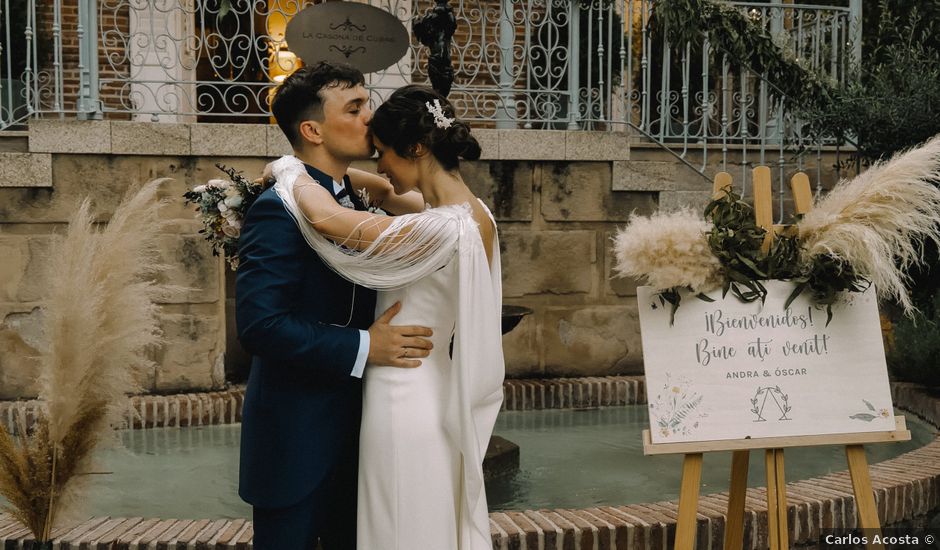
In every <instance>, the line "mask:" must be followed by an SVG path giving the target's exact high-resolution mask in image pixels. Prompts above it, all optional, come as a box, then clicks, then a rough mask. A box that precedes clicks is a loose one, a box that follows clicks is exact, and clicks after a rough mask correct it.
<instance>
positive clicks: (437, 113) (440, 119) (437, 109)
mask: <svg viewBox="0 0 940 550" xmlns="http://www.w3.org/2000/svg"><path fill="white" fill-rule="evenodd" d="M424 104H425V105H426V106H427V108H428V112H430V113H431V114H432V115H434V125H435V126H437V127H438V128H450V125H451V124H453V123H454V121H455V120H456V119H453V118H449V117H447V116H445V115H444V108H443V107H441V101H440V100H439V99H435V100H434V104H433V105H432V104H431V102H430V101H426V102H425V103H424Z"/></svg>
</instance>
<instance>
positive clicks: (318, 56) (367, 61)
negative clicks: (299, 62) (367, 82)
mask: <svg viewBox="0 0 940 550" xmlns="http://www.w3.org/2000/svg"><path fill="white" fill-rule="evenodd" d="M284 38H285V39H286V40H287V47H288V48H290V50H291V51H292V52H294V53H295V54H297V56H298V57H300V58H301V59H303V61H304V63H305V64H306V65H311V64H313V63H316V62H318V61H327V62H330V63H347V64H349V65H352V66H353V67H356V68H357V69H359V70H360V71H362V72H363V73H371V72H375V71H380V70H382V69H385V68H387V67H389V66H391V65H392V64H394V63H395V62H397V61H398V60H399V59H401V58H402V56H403V55H405V51H406V50H407V49H408V45H409V39H408V30H407V29H405V26H404V25H402V23H401V21H399V20H398V18H397V17H395V16H394V15H392V14H391V13H389V12H387V11H385V10H382V9H379V8H376V7H374V6H370V5H368V4H360V3H358V2H324V3H322V4H315V5H313V6H309V7H307V8H304V9H303V10H301V12H300V13H298V14H297V15H295V16H294V17H293V18H292V19H291V20H290V22H289V23H288V24H287V32H286V33H285V35H284Z"/></svg>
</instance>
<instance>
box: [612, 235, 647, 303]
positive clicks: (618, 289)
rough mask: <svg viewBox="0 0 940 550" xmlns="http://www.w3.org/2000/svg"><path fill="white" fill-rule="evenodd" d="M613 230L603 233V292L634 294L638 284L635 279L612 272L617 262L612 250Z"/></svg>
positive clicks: (624, 295)
mask: <svg viewBox="0 0 940 550" xmlns="http://www.w3.org/2000/svg"><path fill="white" fill-rule="evenodd" d="M614 235H616V232H615V231H608V232H606V233H605V234H604V270H605V271H604V272H605V273H606V276H605V278H604V293H605V294H607V295H608V296H621V297H626V296H636V287H637V286H638V285H639V283H638V282H637V280H636V279H634V278H632V277H627V278H623V277H618V276H616V274H615V272H614V266H615V265H616V263H617V256H616V253H615V252H614V241H613V239H614Z"/></svg>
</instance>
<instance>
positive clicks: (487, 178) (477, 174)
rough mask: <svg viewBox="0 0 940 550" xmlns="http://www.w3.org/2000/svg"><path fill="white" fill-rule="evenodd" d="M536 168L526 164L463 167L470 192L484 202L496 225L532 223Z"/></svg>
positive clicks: (464, 164)
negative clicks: (499, 222)
mask: <svg viewBox="0 0 940 550" xmlns="http://www.w3.org/2000/svg"><path fill="white" fill-rule="evenodd" d="M534 171H535V164H534V163H531V162H523V161H492V162H486V161H471V162H462V163H461V164H460V173H461V175H462V176H463V180H464V181H465V182H466V183H467V186H468V187H470V190H471V191H473V193H474V194H475V195H476V196H477V197H480V198H481V199H483V202H485V203H486V205H487V206H488V207H489V209H490V210H491V211H492V212H493V215H494V216H495V217H496V220H497V221H529V220H531V219H532V181H533V177H534V176H533V173H534Z"/></svg>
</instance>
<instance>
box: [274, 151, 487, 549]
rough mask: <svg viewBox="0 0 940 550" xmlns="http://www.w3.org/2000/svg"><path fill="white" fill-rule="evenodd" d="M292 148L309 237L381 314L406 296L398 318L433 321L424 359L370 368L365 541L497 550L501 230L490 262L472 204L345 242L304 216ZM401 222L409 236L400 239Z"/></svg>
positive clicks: (287, 163)
mask: <svg viewBox="0 0 940 550" xmlns="http://www.w3.org/2000/svg"><path fill="white" fill-rule="evenodd" d="M292 158H293V157H284V158H282V159H281V160H279V161H277V163H275V166H274V175H275V177H277V184H276V186H275V189H276V190H277V192H278V194H279V195H280V196H281V198H282V200H283V201H284V203H285V206H286V207H287V209H288V211H289V212H291V214H292V215H293V216H294V218H295V219H296V220H297V221H298V226H299V227H300V229H301V231H302V232H303V233H304V236H305V237H306V238H307V241H308V243H310V245H311V246H312V247H313V248H314V249H315V250H316V251H317V252H318V254H319V255H320V256H321V258H323V260H324V261H325V262H326V263H327V265H330V266H331V267H332V268H333V269H334V270H335V271H336V272H337V273H339V274H340V275H342V276H344V277H346V278H347V279H349V280H352V281H354V282H356V283H359V284H362V285H364V286H368V287H371V288H375V289H377V290H379V291H380V292H379V294H378V303H377V306H376V312H377V313H381V312H384V311H385V310H386V309H388V308H389V307H390V306H391V305H392V304H394V303H395V302H396V301H401V303H402V309H401V311H400V312H399V313H398V315H396V316H395V318H394V319H393V323H394V324H395V325H421V326H426V327H430V328H431V329H432V330H433V331H434V335H433V336H432V338H431V340H432V342H433V343H434V349H433V350H432V352H431V355H430V356H429V357H427V358H425V359H423V360H422V364H421V366H420V367H418V368H415V369H401V368H394V367H381V366H369V367H367V368H366V372H365V375H364V384H365V390H364V391H365V393H364V396H363V416H362V428H361V431H360V437H359V442H360V448H359V512H358V533H357V547H358V548H359V549H360V550H491V548H492V545H491V539H490V528H489V515H488V513H487V506H486V495H485V492H484V487H483V469H482V466H483V457H484V455H485V453H486V447H487V445H488V443H489V439H490V435H491V434H492V432H493V425H494V424H495V422H496V415H497V413H498V412H499V409H500V405H501V403H502V382H503V376H504V373H505V366H504V363H503V352H502V336H501V330H500V311H501V305H502V289H501V273H500V258H499V243H498V241H497V239H496V237H495V236H494V239H493V247H492V251H493V252H492V254H493V258H492V262H487V258H486V253H485V250H484V247H483V242H482V240H481V237H480V232H479V228H478V227H477V224H476V221H475V220H474V218H473V216H472V211H471V208H470V206H469V205H468V204H464V205H459V206H445V207H439V208H429V209H428V210H426V211H425V212H423V213H420V214H409V215H405V216H398V217H396V218H395V219H394V220H393V223H392V226H391V227H389V229H387V230H385V231H384V232H383V233H382V235H381V236H380V237H379V239H378V240H377V242H376V243H375V244H373V245H372V246H371V247H370V248H369V249H367V250H365V251H363V252H361V253H355V254H353V253H350V252H349V251H344V250H342V249H340V248H339V247H337V246H336V245H335V244H333V243H332V242H330V241H328V240H326V239H325V238H323V237H322V236H320V235H319V233H317V232H316V231H314V230H313V229H312V227H311V226H310V225H309V224H308V223H307V222H306V220H305V219H304V218H303V215H302V213H301V212H300V210H299V207H298V206H297V204H296V201H295V200H294V197H293V182H294V180H295V179H296V175H297V174H300V173H305V172H302V170H303V166H302V164H300V165H299V167H298V166H297V164H298V163H299V161H296V159H294V161H291V160H290V159H292ZM282 161H283V163H284V166H281V167H278V165H277V164H278V163H281V162H282ZM481 204H482V201H481ZM484 209H486V206H485V205H484ZM486 211H487V213H488V214H489V216H490V219H491V220H492V214H491V213H489V210H488V209H487V210H486ZM493 223H494V226H495V221H494V222H493ZM402 229H406V231H407V238H406V239H405V240H401V241H396V243H394V244H391V245H389V243H390V241H391V239H392V238H393V237H395V236H400V234H401V233H403V232H402ZM383 245H388V246H385V247H383ZM452 337H453V354H452V356H451V354H450V353H449V348H450V343H451V338H452Z"/></svg>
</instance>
